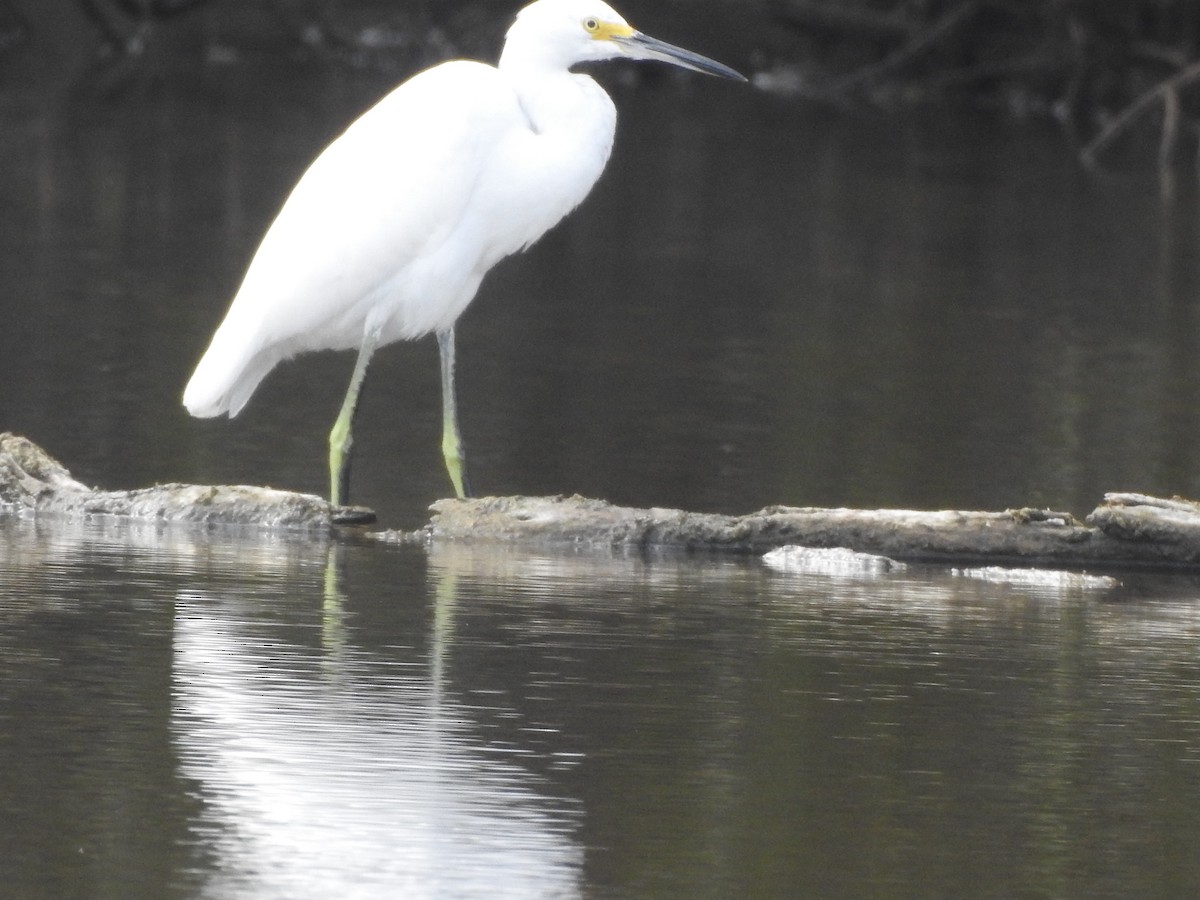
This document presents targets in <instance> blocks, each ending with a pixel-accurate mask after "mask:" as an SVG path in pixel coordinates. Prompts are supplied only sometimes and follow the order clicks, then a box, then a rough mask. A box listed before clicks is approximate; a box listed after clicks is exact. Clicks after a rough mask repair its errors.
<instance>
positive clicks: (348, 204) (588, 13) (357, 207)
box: [183, 0, 745, 506]
mask: <svg viewBox="0 0 1200 900" xmlns="http://www.w3.org/2000/svg"><path fill="white" fill-rule="evenodd" d="M621 58H624V59H635V60H662V61H664V62H668V63H673V64H674V65H677V66H682V67H684V68H686V69H693V70H695V71H698V72H706V73H709V74H712V75H718V76H722V77H725V78H732V79H738V80H742V81H744V80H745V79H744V78H743V77H742V76H741V75H739V74H738V73H737V72H735V71H734V70H733V69H730V68H728V67H727V66H723V65H721V64H720V63H718V62H715V61H713V60H711V59H707V58H705V57H703V56H700V55H698V54H695V53H692V52H690V51H688V50H683V49H681V48H679V47H674V46H672V45H670V44H666V43H664V42H662V41H659V40H656V39H654V38H651V37H648V36H646V35H644V34H642V33H641V32H638V31H636V30H634V29H633V28H632V27H631V26H630V25H629V24H628V23H627V22H626V21H625V20H624V19H622V18H621V17H620V16H619V15H618V14H617V13H616V12H615V11H614V10H613V9H612V8H611V7H609V6H607V5H605V4H604V3H602V2H599V0H536V2H534V3H531V4H530V5H529V6H526V7H525V8H524V9H522V10H521V11H520V13H518V14H517V17H516V21H515V22H514V23H513V25H512V27H511V28H510V29H509V31H508V34H507V37H506V39H505V43H504V51H503V53H502V54H501V56H500V62H499V64H498V65H496V66H491V65H487V64H485V63H480V62H471V61H467V60H456V61H452V62H447V63H442V64H441V65H437V66H434V67H432V68H430V69H427V70H425V71H424V72H421V73H419V74H417V75H415V76H413V77H412V78H411V79H409V80H408V81H406V82H405V83H403V84H402V85H400V86H399V87H398V88H396V89H395V90H393V91H392V92H391V93H390V94H388V95H387V96H386V97H384V98H383V100H381V101H380V102H379V103H378V104H377V105H376V106H375V107H373V108H372V109H370V110H368V111H367V112H366V113H364V114H363V115H362V116H361V117H360V118H359V119H358V120H357V121H355V122H354V123H353V124H352V125H350V127H349V128H348V129H347V130H346V131H345V133H343V134H342V135H341V137H339V138H337V139H336V140H335V141H334V142H333V143H332V144H330V145H329V146H328V147H327V148H326V149H325V150H324V152H322V153H321V155H320V156H318V157H317V159H316V161H315V162H313V164H312V166H311V167H310V168H309V169H308V171H307V172H305V173H304V175H303V177H302V178H301V179H300V181H299V182H298V183H297V184H296V187H295V188H294V189H293V191H292V193H291V195H290V196H289V197H288V199H287V201H286V203H285V204H284V206H283V209H282V210H281V211H280V212H279V215H278V217H277V218H276V219H275V221H274V223H273V224H272V225H271V227H270V228H269V229H268V231H267V234H266V236H265V237H264V238H263V241H262V244H261V245H260V246H259V248H258V250H257V252H256V253H255V255H254V258H253V260H252V261H251V263H250V267H249V269H248V271H247V272H246V276H245V279H244V280H243V282H242V285H241V287H240V288H239V289H238V292H237V295H236V296H235V297H234V299H233V303H232V305H231V307H230V309H229V312H228V314H227V315H226V317H225V320H224V321H223V322H222V323H221V326H220V328H218V329H217V332H216V334H215V335H214V336H213V339H212V343H211V345H210V346H209V348H208V350H207V352H206V353H205V354H204V357H203V358H202V359H201V360H200V363H199V365H198V366H197V367H196V371H195V373H194V374H193V375H192V378H191V380H190V381H189V382H188V385H187V388H186V389H185V391H184V394H183V403H184V406H186V407H187V409H188V411H189V412H190V413H191V414H192V415H194V416H201V417H209V416H219V415H222V414H228V415H230V416H236V415H237V414H238V412H240V411H241V409H242V407H244V406H245V405H246V402H247V401H248V400H249V399H250V395H251V394H252V393H253V392H254V390H255V388H256V387H257V386H258V384H259V382H261V381H262V379H263V378H264V377H265V376H266V375H267V373H268V372H270V371H271V369H273V368H274V367H275V365H276V364H277V363H279V362H280V361H281V360H284V359H287V358H289V357H292V356H295V355H296V354H297V353H301V352H304V351H307V350H322V349H335V350H340V349H353V348H357V349H358V359H357V361H356V363H355V366H354V373H353V375H352V376H351V379H350V387H349V389H348V390H347V391H346V397H345V400H344V402H343V403H342V407H341V411H340V413H339V414H338V417H337V420H336V422H335V423H334V426H333V430H332V431H331V432H330V435H329V470H330V500H331V502H332V503H333V505H335V506H339V505H341V504H343V503H345V502H347V499H348V494H349V471H350V469H349V466H350V453H351V445H352V440H353V439H352V424H353V420H354V413H355V409H356V407H357V404H358V396H359V391H360V389H361V388H362V383H363V377H364V376H365V374H366V370H367V364H368V362H369V361H370V359H371V355H372V354H373V353H374V352H375V350H376V349H377V348H378V347H380V346H382V345H384V344H388V343H391V342H393V341H399V340H404V339H410V338H416V337H420V336H422V335H425V334H429V333H431V332H432V333H433V334H436V335H437V340H438V349H439V351H440V355H441V378H442V415H443V430H442V453H443V455H444V457H445V461H446V469H447V471H448V472H449V474H450V481H451V482H452V484H453V486H454V491H455V493H456V494H457V495H458V496H459V497H464V496H467V494H468V491H469V482H468V480H467V475H466V467H465V460H464V456H463V445H462V439H461V436H460V433H459V427H458V414H457V402H456V399H455V389H454V325H455V322H456V321H457V319H458V317H459V316H460V315H461V314H462V312H463V310H464V309H465V308H466V306H467V304H468V303H470V302H471V299H472V298H473V297H474V296H475V292H476V291H477V290H478V288H479V284H480V282H481V281H482V280H483V277H484V275H485V274H487V272H488V270H489V269H491V268H492V266H494V265H495V264H496V263H497V262H499V261H500V260H501V259H503V258H504V257H506V256H508V255H510V254H512V253H515V252H517V251H519V250H523V249H524V248H526V247H528V246H529V245H530V244H532V243H533V242H534V241H536V240H537V239H538V238H539V237H541V236H542V235H543V234H545V233H546V232H547V231H548V230H549V229H550V228H552V227H553V226H554V225H555V224H556V223H557V222H558V221H559V220H561V219H562V218H563V217H564V216H565V215H566V214H567V213H569V212H570V211H571V210H572V209H574V208H575V207H576V206H577V205H578V204H579V203H580V202H581V201H582V200H583V198H584V197H585V196H586V195H587V193H588V192H589V191H590V190H591V188H592V185H593V184H595V183H596V180H597V179H598V178H599V177H600V173H601V172H602V171H603V169H604V165H605V163H606V162H607V161H608V156H609V152H610V151H611V149H612V142H613V135H614V132H615V129H616V109H615V107H614V106H613V103H612V100H611V99H610V98H609V96H608V95H607V94H606V93H605V92H604V91H603V89H601V87H600V86H599V85H598V84H597V83H596V82H595V81H594V80H593V79H592V78H590V77H589V76H587V75H583V74H579V73H576V72H572V71H571V67H572V66H574V65H576V64H577V63H585V62H590V61H595V60H607V59H621Z"/></svg>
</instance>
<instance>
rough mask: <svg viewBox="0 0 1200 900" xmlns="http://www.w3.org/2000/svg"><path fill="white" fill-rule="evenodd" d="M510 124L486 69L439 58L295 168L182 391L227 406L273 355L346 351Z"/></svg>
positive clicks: (240, 398) (497, 82) (449, 219)
mask: <svg viewBox="0 0 1200 900" xmlns="http://www.w3.org/2000/svg"><path fill="white" fill-rule="evenodd" d="M517 127H524V120H523V117H522V116H521V112H520V107H519V105H518V103H517V101H516V98H515V96H514V95H513V93H512V91H511V89H510V88H509V87H508V86H507V85H506V83H505V82H504V80H503V78H502V77H501V76H500V75H499V73H498V72H497V71H496V70H495V69H494V68H492V67H491V66H487V65H483V64H481V63H471V62H461V61H459V62H453V63H446V64H443V65H441V66H436V67H434V68H433V69H430V70H428V71H426V72H423V73H421V74H420V75H418V76H416V77H414V78H413V79H411V80H409V81H408V82H406V83H405V84H403V85H401V86H400V87H399V88H397V89H396V90H395V91H393V92H392V93H391V94H389V95H388V96H387V97H385V98H384V99H383V100H381V101H380V102H379V104H377V105H376V106H375V107H373V108H372V109H370V110H369V111H368V112H366V113H364V114H363V116H362V117H361V118H359V119H358V120H357V121H356V122H355V123H354V124H353V125H351V126H350V127H349V128H348V129H347V130H346V132H345V133H344V134H343V135H342V136H341V137H339V138H338V139H337V140H335V141H334V142H333V143H332V144H330V145H329V147H328V148H326V150H325V151H324V152H323V153H322V154H321V155H320V156H319V157H318V158H317V159H316V161H315V162H313V164H312V166H311V167H310V168H309V169H308V171H307V172H305V174H304V176H303V177H302V178H301V180H300V181H299V183H298V184H297V185H296V187H295V189H294V190H293V191H292V193H291V195H290V196H289V197H288V199H287V202H286V203H285V204H284V206H283V209H282V210H281V211H280V213H279V215H278V217H277V218H276V219H275V221H274V223H273V224H272V225H271V227H270V229H269V230H268V232H267V234H266V236H265V237H264V238H263V241H262V244H261V246H260V247H259V249H258V251H257V252H256V253H255V256H254V259H253V261H252V262H251V264H250V268H249V270H248V271H247V273H246V277H245V280H244V281H243V283H242V286H241V288H240V289H239V290H238V293H237V296H236V297H235V298H234V301H233V304H232V306H231V308H230V310H229V313H228V315H227V316H226V319H225V321H224V322H223V323H222V325H221V328H220V329H219V330H218V332H217V334H216V336H215V337H214V338H213V342H212V345H211V346H210V348H209V350H208V352H207V353H206V354H205V357H204V359H203V360H201V363H200V365H199V366H198V367H197V370H196V373H195V375H193V377H192V381H191V382H190V383H189V385H188V388H187V390H186V391H185V394H184V403H185V405H186V406H187V407H188V409H189V410H191V411H192V412H193V413H194V414H200V415H203V414H208V415H219V414H220V413H222V412H231V413H233V414H236V412H237V411H238V409H240V407H241V406H242V405H243V404H244V403H245V401H246V400H247V399H248V398H249V395H250V393H251V392H252V391H253V390H254V387H255V386H256V385H257V384H258V382H259V381H260V380H261V379H262V378H263V377H264V376H265V375H266V373H267V372H268V371H270V369H271V368H272V367H273V366H274V365H275V364H276V363H277V362H278V361H279V360H280V359H283V358H285V357H287V356H291V355H293V354H295V353H297V352H299V351H301V350H312V349H322V348H333V349H339V348H346V347H356V346H358V344H359V343H360V341H361V340H362V335H363V330H364V325H365V322H366V316H367V314H368V312H369V310H370V308H371V307H372V305H373V300H375V299H377V298H378V296H379V292H380V291H381V290H384V289H385V288H386V287H387V286H388V285H389V283H391V282H393V281H394V280H395V279H397V277H398V274H401V273H403V271H404V270H405V269H406V267H409V266H411V265H413V263H414V262H419V261H420V260H421V259H422V258H423V257H424V256H426V255H427V254H430V253H434V252H437V250H438V248H439V247H440V245H441V244H443V243H444V242H445V241H446V239H447V238H448V237H450V236H451V235H452V234H454V232H455V230H456V229H457V228H459V227H460V225H461V223H462V220H463V218H464V215H466V214H467V213H468V211H469V209H470V205H471V202H472V197H473V196H474V194H475V191H476V187H477V181H478V179H479V178H480V176H481V174H482V173H483V172H484V171H485V170H486V164H487V163H486V161H487V159H488V157H489V155H491V154H493V153H494V152H495V148H496V147H497V146H498V144H499V143H501V142H502V141H503V140H504V139H505V136H506V135H508V134H509V133H510V132H511V130H512V129H513V128H517Z"/></svg>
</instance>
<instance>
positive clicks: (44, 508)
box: [0, 433, 1200, 570]
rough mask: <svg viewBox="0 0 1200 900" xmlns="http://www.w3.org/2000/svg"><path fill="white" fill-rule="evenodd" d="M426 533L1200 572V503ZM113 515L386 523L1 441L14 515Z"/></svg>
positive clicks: (671, 518)
mask: <svg viewBox="0 0 1200 900" xmlns="http://www.w3.org/2000/svg"><path fill="white" fill-rule="evenodd" d="M431 509H432V512H433V515H432V517H431V518H430V521H429V523H428V524H426V525H425V526H424V527H423V528H420V529H418V530H417V531H379V532H372V533H370V534H369V537H371V538H373V539H375V540H377V541H380V542H385V543H388V542H391V543H419V544H424V545H430V544H437V543H454V542H459V543H466V542H475V543H492V544H496V543H500V544H512V545H524V546H527V547H529V546H533V547H543V548H546V549H550V550H558V551H561V550H572V549H604V550H619V551H630V550H633V551H646V550H660V549H662V550H682V551H691V552H725V553H741V554H750V553H753V554H762V553H765V552H767V551H769V550H772V549H775V548H777V547H784V546H791V545H796V546H803V547H818V548H835V547H841V548H846V549H848V550H853V551H856V552H859V553H871V554H877V555H880V556H886V557H889V558H891V559H896V560H905V561H917V562H936V563H986V564H992V565H995V564H998V563H1004V564H1017V565H1022V566H1038V567H1061V566H1069V567H1081V568H1092V569H1130V568H1167V569H1185V570H1197V569H1200V504H1197V503H1195V502H1193V501H1190V500H1182V499H1179V498H1174V499H1162V498H1156V497H1149V496H1146V495H1143V494H1130V493H1110V494H1106V495H1105V497H1104V501H1103V502H1102V503H1101V504H1100V506H1098V507H1097V508H1096V509H1095V510H1094V511H1093V512H1092V513H1091V514H1090V515H1089V516H1088V517H1087V519H1086V521H1083V522H1081V521H1079V520H1078V519H1076V518H1075V517H1074V516H1073V515H1071V514H1070V513H1067V512H1060V511H1055V510H1047V509H1035V508H1027V509H1010V510H1005V511H1002V512H987V511H956V510H940V511H921V510H905V509H874V510H871V509H826V508H820V507H790V506H771V507H767V508H766V509H762V510H760V511H758V512H755V513H750V514H748V515H742V516H731V515H718V514H712V513H698V512H688V511H686V510H679V509H662V508H651V509H640V508H633V507H624V506H616V505H614V504H611V503H608V502H606V501H603V500H595V499H589V498H586V497H579V496H573V497H561V496H560V497H487V498H481V499H470V500H439V501H437V502H436V503H434V504H433V505H432V507H431ZM3 514H15V515H30V514H32V515H37V516H39V517H42V516H46V517H53V516H68V517H73V518H78V517H80V516H83V517H88V516H108V517H118V518H123V519H127V520H131V521H142V522H146V521H149V522H162V523H175V522H178V523H203V524H206V525H209V526H221V525H234V526H247V525H250V526H257V527H262V528H279V529H282V528H289V529H297V528H299V529H310V530H311V529H316V530H319V531H322V532H336V530H337V526H339V525H341V524H345V523H347V522H350V523H355V524H362V523H364V522H367V521H370V520H372V519H373V514H371V513H370V511H369V510H363V509H361V508H358V507H352V508H335V507H331V506H330V505H329V504H328V503H327V502H326V501H325V500H323V499H321V498H320V497H316V496H314V495H312V494H298V493H293V492H290V491H280V490H273V489H271V488H261V487H251V486H244V485H243V486H223V485H191V484H165V485H156V486H155V487H151V488H143V489H139V490H132V491H102V490H97V489H94V488H90V487H88V486H87V485H84V484H82V483H80V482H79V481H77V480H75V479H74V478H73V477H71V473H70V472H68V471H67V469H66V468H65V467H63V465H62V464H61V463H59V462H58V461H57V460H55V459H54V458H53V457H51V456H50V455H49V454H47V453H46V452H45V451H44V450H42V449H41V448H40V447H38V446H37V445H36V444H34V443H33V442H32V441H29V440H27V439H26V438H22V437H18V436H16V435H13V434H7V433H5V434H0V515H3Z"/></svg>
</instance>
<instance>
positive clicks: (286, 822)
mask: <svg viewBox="0 0 1200 900" xmlns="http://www.w3.org/2000/svg"><path fill="white" fill-rule="evenodd" d="M173 691H174V715H173V727H172V731H173V738H174V742H175V745H176V748H177V752H178V754H179V758H180V769H181V772H182V774H183V776H184V777H185V778H186V779H189V780H191V781H194V782H195V783H196V785H197V788H196V790H197V794H198V796H199V799H200V801H201V802H202V805H203V808H204V812H203V814H202V818H201V820H200V821H199V822H198V823H197V825H196V829H195V830H196V832H197V837H198V838H199V841H200V843H201V845H202V849H203V851H204V852H205V853H206V854H208V855H210V856H212V857H214V859H213V863H212V864H211V865H210V866H206V868H207V869H208V870H209V871H210V872H211V874H210V875H209V877H208V880H207V884H206V894H207V895H208V896H214V897H228V896H250V895H252V896H255V897H263V896H278V897H289V898H294V897H330V896H380V897H421V896H447V895H451V896H464V895H466V896H500V897H546V896H575V895H576V894H578V893H579V888H578V881H579V878H580V871H581V866H582V852H581V850H580V849H579V847H578V846H577V845H576V844H575V843H574V842H573V837H572V835H573V833H574V831H575V829H576V827H577V823H576V818H577V814H576V812H575V811H574V810H572V809H570V808H569V807H566V805H565V804H564V803H563V802H562V801H560V800H557V799H553V798H548V797H546V796H542V795H540V794H539V792H538V784H537V782H536V779H535V778H534V776H532V775H531V774H530V773H528V772H526V771H525V770H523V769H521V768H520V767H518V766H516V765H514V764H513V763H512V762H511V761H509V760H506V759H503V758H500V757H497V756H495V755H494V754H489V753H488V752H487V751H486V748H484V747H483V746H481V745H480V743H479V740H478V738H477V737H476V735H474V734H472V725H473V718H472V711H471V709H469V708H468V707H466V706H464V705H463V704H461V703H460V702H458V701H456V700H454V699H451V698H450V697H448V696H445V695H443V693H442V692H441V690H440V689H439V685H438V683H437V678H436V676H435V677H433V678H431V677H430V676H429V674H428V668H427V667H426V666H424V665H420V666H418V665H413V664H409V665H404V664H392V665H388V662H387V661H386V660H382V661H381V660H379V659H369V658H366V657H356V656H354V655H353V653H351V652H348V651H346V650H345V649H344V648H336V649H335V651H334V652H333V654H332V655H329V653H328V652H327V651H322V650H318V649H316V648H314V647H302V646H297V645H295V644H291V643H288V642H286V641H283V640H280V639H279V638H278V637H277V636H274V635H272V634H271V633H270V630H269V629H268V628H267V627H264V625H263V623H260V622H254V621H249V620H248V619H246V618H244V617H240V616H238V615H235V614H231V613H230V612H229V610H228V609H227V608H225V606H224V605H223V604H222V603H219V602H216V601H206V600H204V599H203V598H199V597H194V596H193V597H180V598H179V600H178V605H177V619H176V632H175V667H174V675H173Z"/></svg>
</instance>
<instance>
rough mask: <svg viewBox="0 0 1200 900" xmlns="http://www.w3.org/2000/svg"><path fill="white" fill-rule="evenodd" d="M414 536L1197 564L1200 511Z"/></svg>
mask: <svg viewBox="0 0 1200 900" xmlns="http://www.w3.org/2000/svg"><path fill="white" fill-rule="evenodd" d="M432 509H433V517H432V519H431V521H430V522H429V524H428V525H426V526H425V527H424V528H423V529H421V530H419V531H416V532H395V531H392V532H382V533H379V534H377V535H375V536H376V537H377V538H378V539H380V540H386V541H402V542H412V541H426V542H437V541H493V542H496V541H498V542H505V543H513V544H518V543H519V544H540V545H544V546H547V547H587V548H596V547H614V548H638V549H648V548H675V549H682V550H692V551H697V550H699V551H726V552H737V553H764V552H766V551H768V550H771V549H773V548H775V547H781V546H786V545H790V544H795V545H800V546H805V547H845V548H848V549H851V550H856V551H859V552H863V553H875V554H879V555H882V556H887V557H890V558H893V559H899V560H910V561H927V562H968V561H971V562H991V563H996V562H1005V563H1015V564H1020V565H1027V566H1045V565H1054V566H1082V567H1091V568H1098V567H1102V568H1138V567H1174V568H1194V567H1200V506H1198V505H1196V504H1192V503H1190V502H1188V501H1182V500H1159V499H1156V498H1151V497H1144V496H1142V495H1136V494H1109V495H1107V496H1106V498H1105V502H1104V504H1102V505H1101V506H1100V507H1098V508H1097V509H1096V511H1095V512H1093V513H1092V515H1091V516H1089V517H1088V523H1086V524H1085V523H1083V522H1079V521H1078V520H1076V519H1075V518H1074V517H1073V516H1072V515H1070V514H1069V513H1062V512H1056V511H1053V510H1038V509H1020V510H1007V511H1004V512H983V511H953V510H943V511H931V512H926V511H917V510H904V509H874V510H868V509H825V508H813V507H802V508H798V507H787V506H773V507H768V508H766V509H763V510H761V511H759V512H756V513H750V514H749V515H744V516H729V515H714V514H707V513H694V512H686V511H684V510H678V509H635V508H630V507H621V506H614V505H612V504H610V503H606V502H604V501H602V500H590V499H587V498H585V497H489V498H485V499H478V500H439V501H438V502H436V503H434V504H433V507H432Z"/></svg>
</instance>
